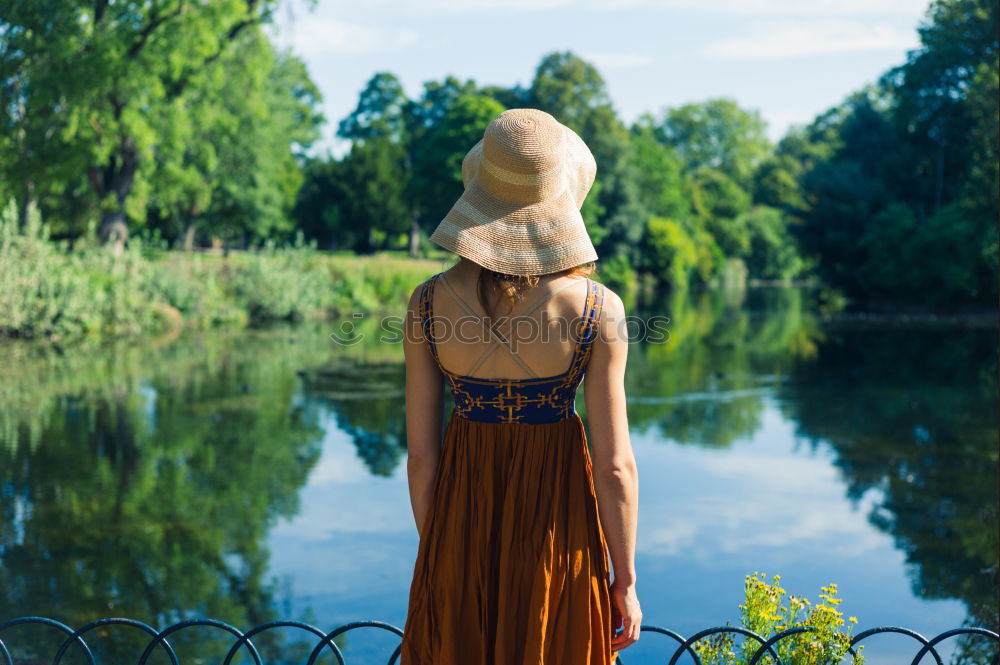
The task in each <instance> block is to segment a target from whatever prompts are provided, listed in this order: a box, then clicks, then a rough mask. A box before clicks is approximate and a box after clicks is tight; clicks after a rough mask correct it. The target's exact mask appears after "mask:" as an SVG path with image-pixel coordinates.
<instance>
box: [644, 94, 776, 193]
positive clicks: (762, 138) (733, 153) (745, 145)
mask: <svg viewBox="0 0 1000 665" xmlns="http://www.w3.org/2000/svg"><path fill="white" fill-rule="evenodd" d="M658 134H659V138H660V139H661V140H662V141H663V142H664V143H666V144H667V145H670V146H673V148H674V149H675V150H677V152H678V154H679V155H680V156H681V158H682V159H683V160H684V162H685V163H686V164H687V165H688V167H689V168H690V169H698V168H702V167H708V168H712V169H717V170H719V171H721V172H723V173H725V174H726V175H727V176H729V177H730V178H731V179H732V180H733V181H735V182H736V183H737V184H738V185H739V186H740V187H742V188H743V189H746V190H749V189H750V186H751V181H752V177H753V172H754V170H755V169H756V168H757V166H758V165H759V164H760V163H761V161H762V160H763V159H764V158H765V157H766V156H767V154H768V153H769V151H770V149H771V145H770V141H768V139H767V123H766V122H765V121H764V119H763V118H762V117H761V115H760V112H759V111H756V110H746V109H743V108H740V106H739V105H738V104H737V103H736V101H735V100H732V99H726V98H721V99H709V100H708V101H705V102H701V103H697V104H685V105H684V106H681V107H679V108H675V109H667V110H666V111H664V113H663V117H662V119H661V122H660V126H659V128H658Z"/></svg>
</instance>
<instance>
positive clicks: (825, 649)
mask: <svg viewBox="0 0 1000 665" xmlns="http://www.w3.org/2000/svg"><path fill="white" fill-rule="evenodd" d="M780 579H781V576H780V575H775V576H774V578H773V581H774V584H768V583H767V581H766V579H765V576H764V574H763V573H757V572H755V573H754V574H753V575H747V576H746V583H745V585H744V593H745V597H746V601H745V604H743V605H740V623H741V625H742V627H743V628H744V629H746V630H749V631H753V632H754V633H756V634H757V635H759V636H760V637H762V638H764V639H765V640H768V639H770V638H771V637H774V636H775V635H777V634H778V633H781V632H784V631H788V630H791V629H793V628H803V627H804V628H807V630H805V631H803V632H799V633H795V634H792V635H788V636H786V637H782V638H780V639H779V640H778V641H777V642H776V643H775V644H774V645H773V648H774V650H775V652H776V653H777V654H778V657H779V658H780V659H781V662H782V663H786V664H787V665H837V664H838V663H840V661H841V660H842V659H843V657H844V656H845V655H846V654H847V648H848V646H849V645H850V643H851V637H852V635H851V633H852V631H853V629H854V624H856V623H857V621H858V620H857V618H856V617H850V619H849V620H848V621H846V622H845V620H844V619H843V618H842V617H843V612H841V611H840V610H838V609H837V605H839V604H840V603H841V599H840V598H837V585H836V584H830V585H828V586H825V587H822V588H821V589H820V590H821V591H822V593H820V598H822V599H823V601H824V602H822V603H816V604H815V605H814V604H812V603H811V602H810V601H809V599H808V598H805V597H802V596H793V595H790V594H789V595H788V596H787V601H788V603H787V605H786V604H785V600H786V595H785V590H784V589H782V588H781V587H780V586H779V585H778V581H779V580H780ZM845 624H846V630H843V631H842V630H841V627H842V626H845ZM726 625H729V622H726ZM733 635H734V634H733V633H729V632H719V633H714V634H712V635H711V636H709V637H706V638H705V639H703V640H699V641H698V642H696V643H695V644H694V649H695V652H696V653H697V654H698V656H699V657H700V658H701V660H702V663H703V664H704V665H745V664H746V663H749V662H750V658H751V657H752V656H753V654H754V652H755V651H757V649H758V648H760V646H761V642H758V641H757V640H756V639H753V638H748V639H744V640H743V643H742V645H741V647H740V649H739V652H738V653H737V649H736V645H735V638H734V637H733ZM863 650H864V645H858V647H857V649H856V651H857V657H856V659H855V660H854V665H862V663H864V657H863V655H862V651H863ZM758 662H759V663H773V662H774V659H773V658H771V657H770V656H768V655H765V656H764V657H762V658H761V659H760V660H759V661H758Z"/></svg>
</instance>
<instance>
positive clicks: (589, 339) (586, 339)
mask: <svg viewBox="0 0 1000 665" xmlns="http://www.w3.org/2000/svg"><path fill="white" fill-rule="evenodd" d="M603 310H604V285H603V284H601V283H600V282H596V281H594V280H592V279H590V278H589V277H588V278H587V302H586V305H585V306H584V311H583V317H582V318H581V320H580V327H579V328H578V329H577V338H576V347H575V348H574V349H573V360H572V361H571V363H570V369H569V378H571V379H573V378H575V377H577V376H579V374H580V373H581V372H583V371H585V370H586V367H587V363H588V362H589V361H590V352H591V349H592V348H593V346H594V340H595V339H597V337H598V335H599V333H600V325H599V324H600V321H601V312H602V311H603Z"/></svg>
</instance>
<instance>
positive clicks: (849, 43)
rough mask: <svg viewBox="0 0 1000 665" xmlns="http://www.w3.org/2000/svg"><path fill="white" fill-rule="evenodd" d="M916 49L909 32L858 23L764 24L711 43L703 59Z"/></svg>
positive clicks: (761, 23)
mask: <svg viewBox="0 0 1000 665" xmlns="http://www.w3.org/2000/svg"><path fill="white" fill-rule="evenodd" d="M918 45H919V42H918V39H917V35H916V34H915V33H914V32H913V31H912V30H903V29H901V28H897V27H893V26H890V25H886V24H879V23H865V22H861V21H818V20H804V21H803V20H800V21H788V20H785V21H767V22H760V23H755V24H753V25H751V27H750V32H749V34H747V35H743V36H738V37H727V38H724V39H719V40H716V41H713V42H711V43H710V44H709V45H708V46H707V47H705V51H704V53H705V55H706V56H709V57H712V58H719V59H724V60H781V59H786V58H798V57H802V56H810V55H826V54H832V53H854V52H859V51H884V50H889V51H903V50H906V49H911V48H916V47H917V46H918Z"/></svg>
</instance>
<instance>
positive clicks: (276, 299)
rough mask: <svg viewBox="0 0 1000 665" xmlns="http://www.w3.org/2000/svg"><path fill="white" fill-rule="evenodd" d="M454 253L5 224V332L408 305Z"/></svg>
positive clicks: (168, 324)
mask: <svg viewBox="0 0 1000 665" xmlns="http://www.w3.org/2000/svg"><path fill="white" fill-rule="evenodd" d="M447 263H448V260H447V259H446V258H442V259H441V260H420V259H409V258H406V257H399V256H394V255H375V256H370V257H357V256H341V255H336V254H330V253H327V252H320V251H316V250H314V249H312V248H310V247H308V246H304V245H299V246H296V247H286V248H277V247H265V248H264V249H261V250H259V251H256V252H241V253H232V254H230V255H229V256H225V257H224V256H214V255H206V254H198V253H187V252H172V251H164V250H161V249H156V248H153V247H150V246H144V245H143V244H142V243H141V242H138V241H136V242H132V243H130V247H129V248H127V249H126V250H125V251H124V252H123V253H122V254H120V255H117V256H116V255H114V254H113V253H112V252H111V251H109V250H108V249H107V248H105V247H100V246H86V247H81V248H78V249H75V250H72V251H70V250H69V249H67V248H66V247H64V246H62V245H60V244H57V243H53V242H51V241H50V240H49V239H48V238H47V237H46V234H45V231H44V229H42V228H39V227H37V226H32V227H30V228H28V229H26V230H25V232H23V233H22V232H18V231H17V230H16V227H15V226H14V225H13V224H10V223H3V224H0V336H4V337H15V338H29V339H50V340H53V341H73V340H78V339H107V338H113V337H122V336H131V335H140V334H147V333H156V332H162V331H164V330H169V329H171V328H179V327H190V328H199V329H206V328H217V327H226V328H239V327H247V326H253V325H258V324H262V323H266V322H270V321H281V320H289V321H296V320H302V319H310V318H332V317H336V316H338V315H343V314H345V313H350V312H355V311H365V312H377V311H388V310H394V309H399V308H402V307H404V306H405V304H406V300H407V297H408V296H409V294H410V292H411V291H412V289H413V288H414V287H415V286H416V285H417V284H419V283H420V282H421V281H422V280H423V279H425V278H426V277H428V276H430V275H432V274H434V273H435V272H437V271H438V270H441V269H442V267H443V266H446V265H447Z"/></svg>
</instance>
